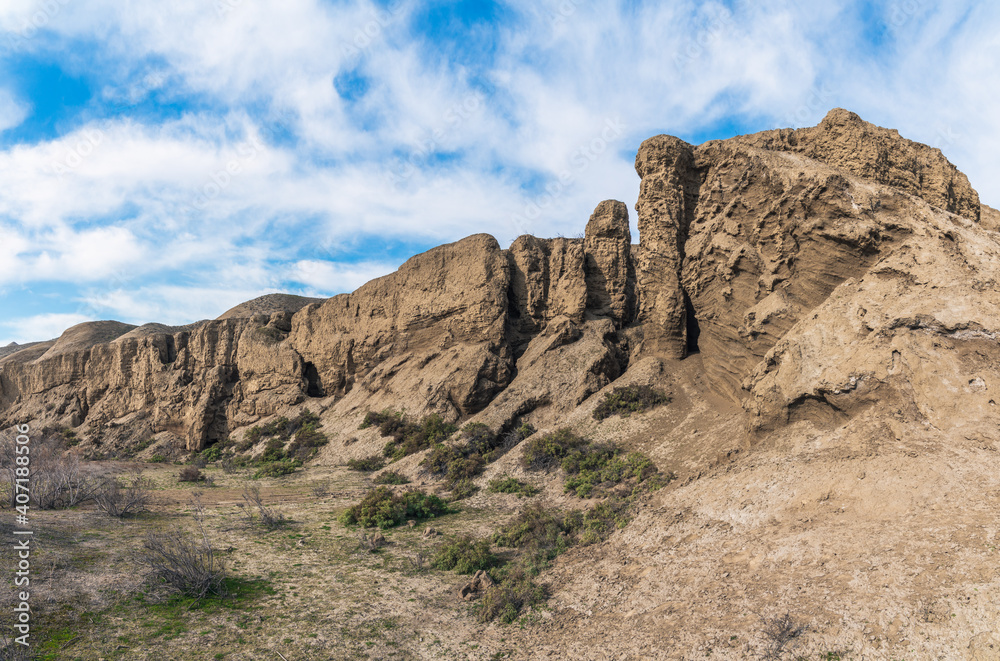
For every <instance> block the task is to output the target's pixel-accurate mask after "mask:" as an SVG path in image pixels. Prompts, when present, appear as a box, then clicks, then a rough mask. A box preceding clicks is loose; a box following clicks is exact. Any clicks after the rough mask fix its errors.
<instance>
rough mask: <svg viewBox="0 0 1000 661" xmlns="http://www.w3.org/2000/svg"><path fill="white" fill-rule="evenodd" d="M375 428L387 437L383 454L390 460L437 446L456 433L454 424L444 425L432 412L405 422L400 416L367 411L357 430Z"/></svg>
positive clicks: (387, 412)
mask: <svg viewBox="0 0 1000 661" xmlns="http://www.w3.org/2000/svg"><path fill="white" fill-rule="evenodd" d="M375 425H377V426H378V429H379V433H380V434H382V436H389V437H391V440H390V441H389V442H388V443H386V445H385V448H384V449H383V454H384V455H385V456H386V457H389V458H391V459H392V460H393V461H397V460H399V459H402V458H403V457H406V456H409V455H411V454H414V453H417V452H420V451H421V450H424V449H426V448H429V447H431V446H433V445H434V444H435V443H440V442H441V441H443V440H444V439H446V438H448V437H449V436H451V435H452V434H454V433H455V431H457V427H455V425H452V424H450V423H448V422H445V421H444V419H443V418H442V417H441V416H439V415H437V414H436V413H433V414H431V415H429V416H427V417H425V418H424V419H423V420H421V421H420V422H419V423H415V422H410V421H408V420H407V419H406V418H405V417H404V416H403V414H401V413H393V412H392V411H383V412H381V413H374V412H372V411H369V412H368V413H367V414H366V415H365V419H364V421H363V422H362V423H361V427H360V428H361V429H366V428H367V427H371V426H375Z"/></svg>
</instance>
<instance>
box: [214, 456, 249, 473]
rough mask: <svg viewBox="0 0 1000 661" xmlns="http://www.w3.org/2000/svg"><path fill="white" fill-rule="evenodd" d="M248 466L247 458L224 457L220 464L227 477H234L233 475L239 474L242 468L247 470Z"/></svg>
mask: <svg viewBox="0 0 1000 661" xmlns="http://www.w3.org/2000/svg"><path fill="white" fill-rule="evenodd" d="M246 465H247V460H246V458H245V457H223V458H222V460H221V461H220V462H219V466H220V467H221V468H222V472H223V473H225V474H226V475H232V474H233V473H238V472H239V471H240V469H241V468H245V467H246Z"/></svg>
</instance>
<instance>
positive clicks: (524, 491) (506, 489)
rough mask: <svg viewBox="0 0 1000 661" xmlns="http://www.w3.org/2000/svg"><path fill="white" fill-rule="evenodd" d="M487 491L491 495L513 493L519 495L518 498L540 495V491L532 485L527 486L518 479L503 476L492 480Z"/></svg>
mask: <svg viewBox="0 0 1000 661" xmlns="http://www.w3.org/2000/svg"><path fill="white" fill-rule="evenodd" d="M487 490H488V491H489V492H490V493H513V494H517V497H518V498H525V497H531V496H534V495H535V494H537V493H538V489H536V488H535V487H533V486H531V485H530V484H525V483H524V482H522V481H521V480H518V479H517V478H514V477H511V476H510V475H503V476H501V477H498V478H496V479H493V480H490V481H489V484H488V485H487Z"/></svg>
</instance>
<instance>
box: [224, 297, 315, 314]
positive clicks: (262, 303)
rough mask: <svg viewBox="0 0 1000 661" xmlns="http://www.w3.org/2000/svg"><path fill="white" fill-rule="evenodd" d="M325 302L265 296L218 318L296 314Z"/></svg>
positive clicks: (307, 298)
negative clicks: (313, 304)
mask: <svg viewBox="0 0 1000 661" xmlns="http://www.w3.org/2000/svg"><path fill="white" fill-rule="evenodd" d="M324 300H326V299H323V298H309V297H306V296H295V295H294V294H265V295H264V296H260V297H258V298H255V299H253V300H252V301H247V302H246V303H240V304H239V305H237V306H236V307H234V308H231V309H229V310H227V311H225V312H223V313H222V314H221V315H219V316H218V319H246V318H249V317H252V316H254V315H255V314H266V315H272V314H274V313H275V312H293V313H294V312H298V311H299V310H300V309H302V308H304V307H305V306H307V305H309V304H310V303H321V302H323V301H324Z"/></svg>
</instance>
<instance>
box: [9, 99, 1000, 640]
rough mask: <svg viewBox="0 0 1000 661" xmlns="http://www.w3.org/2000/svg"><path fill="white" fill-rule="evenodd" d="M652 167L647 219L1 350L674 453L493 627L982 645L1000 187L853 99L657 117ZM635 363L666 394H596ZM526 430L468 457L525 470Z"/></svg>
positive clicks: (52, 393)
mask: <svg viewBox="0 0 1000 661" xmlns="http://www.w3.org/2000/svg"><path fill="white" fill-rule="evenodd" d="M636 171H637V172H638V173H639V175H640V177H641V187H640V195H639V200H638V203H637V205H636V210H637V212H638V225H639V231H640V236H639V245H638V246H632V245H631V236H630V233H629V230H628V215H627V210H626V209H625V207H624V205H623V204H621V203H620V202H614V201H606V202H602V203H601V204H600V205H599V206H598V207H597V209H596V210H595V212H594V214H593V215H592V216H591V219H590V222H589V223H588V225H587V230H586V233H585V238H583V239H538V238H535V237H529V236H524V237H520V238H518V239H517V240H516V241H515V242H514V243H513V244H512V245H511V246H510V248H509V249H508V250H503V249H501V247H500V246H499V245H498V244H497V242H496V241H495V240H494V239H493V238H492V237H489V236H486V235H476V236H472V237H469V238H467V239H464V240H462V241H459V242H457V243H453V244H449V245H446V246H441V247H439V248H435V249H433V250H431V251H428V252H426V253H424V254H422V255H417V256H415V257H414V258H412V259H411V260H409V261H408V262H407V263H406V264H405V265H403V266H402V267H401V268H400V269H399V271H398V272H396V273H394V274H391V275H388V276H386V277H384V278H380V279H378V280H375V281H373V282H371V283H368V284H367V285H365V286H364V287H362V288H360V289H359V290H358V291H356V292H354V293H352V294H345V295H341V296H337V297H334V298H332V299H329V300H326V301H322V302H314V303H310V304H308V305H304V306H303V307H300V308H298V309H296V310H292V309H289V308H287V307H282V306H278V307H277V308H275V309H271V308H267V306H264V307H261V306H260V305H257V306H256V307H255V306H248V307H243V308H241V309H242V310H243V311H242V312H240V313H239V314H235V315H230V317H229V318H226V319H220V320H216V321H211V322H205V323H203V324H201V325H198V326H197V327H195V328H190V329H186V330H179V331H178V330H177V329H159V328H155V327H154V328H148V329H146V331H143V330H142V329H141V328H140V329H132V327H127V326H125V325H122V324H114V323H113V322H109V323H108V324H104V325H97V326H87V327H84V328H76V329H71V331H72V332H70V331H67V334H65V335H64V336H63V337H62V338H60V339H59V340H58V341H55V342H52V343H43V344H39V345H37V346H34V347H25V348H23V349H20V350H18V351H15V352H13V353H10V354H9V355H7V356H6V357H5V358H3V359H0V421H2V422H3V423H4V424H5V425H9V424H11V423H13V422H15V421H20V420H24V419H30V420H34V421H36V422H38V423H41V424H46V425H51V426H56V427H58V426H72V427H75V428H77V429H78V431H79V435H80V437H81V438H82V439H83V440H82V442H81V447H82V448H85V449H87V450H92V451H95V452H105V451H110V450H112V449H115V448H118V449H122V448H127V447H129V446H130V445H131V446H135V445H137V444H138V443H139V442H140V441H143V440H148V439H149V438H150V437H152V438H154V439H156V440H157V442H158V443H164V444H166V443H171V442H181V443H183V444H184V445H185V447H186V448H187V449H192V450H193V449H198V448H201V447H204V446H205V445H206V444H210V443H212V442H215V441H217V440H220V439H221V438H224V437H226V436H228V435H229V434H233V433H239V431H240V430H241V429H243V428H246V427H247V426H249V425H252V424H257V423H258V422H259V421H260V420H262V419H265V418H266V417H268V416H272V415H284V414H288V413H289V412H293V411H296V410H299V409H300V408H302V407H303V406H308V407H310V408H311V409H313V410H315V411H317V412H319V413H320V414H321V415H322V416H323V419H324V422H325V423H326V426H325V429H328V430H329V431H330V434H331V436H332V437H333V438H332V441H333V442H331V443H330V444H329V445H328V446H326V447H325V448H324V450H323V452H322V453H321V455H320V458H319V460H318V461H319V462H320V463H329V464H335V463H336V464H339V463H341V462H343V461H344V460H345V459H346V458H348V457H362V456H367V455H370V454H373V453H375V452H378V451H379V449H380V447H381V444H383V443H384V439H382V438H381V437H380V436H379V435H378V433H377V431H376V430H373V429H369V430H363V431H359V430H358V429H357V423H358V422H359V418H360V417H361V416H362V415H363V414H364V413H365V412H366V411H368V410H381V409H383V408H393V409H396V410H405V411H406V412H407V413H408V414H411V415H413V416H420V415H422V414H424V413H427V412H432V411H433V412H437V413H440V414H442V415H443V416H445V417H446V418H448V419H449V420H452V421H461V422H465V421H469V420H475V421H481V422H485V423H487V424H488V425H490V426H491V427H492V428H494V429H495V430H497V431H507V430H509V429H511V428H512V426H513V425H515V424H518V423H519V422H522V421H528V422H531V423H532V424H533V425H535V426H536V427H538V428H540V429H542V430H543V431H544V430H545V429H552V428H555V427H558V426H563V425H570V426H573V427H574V428H576V429H577V430H578V431H580V432H581V433H584V434H587V435H588V436H591V437H592V438H594V439H595V440H599V441H614V442H617V443H621V444H623V445H625V446H626V447H628V448H630V449H639V450H642V451H643V452H645V453H647V454H648V455H649V456H650V457H652V458H653V459H654V460H655V461H656V462H657V464H658V465H659V466H660V468H661V469H663V470H665V471H673V472H675V473H676V474H677V475H678V478H679V479H677V480H676V481H674V482H673V483H672V484H671V486H670V487H668V488H666V489H664V490H662V491H660V492H658V493H657V494H656V495H654V496H652V497H650V498H649V499H648V500H647V501H644V503H643V507H642V508H641V509H640V511H639V513H638V515H637V517H636V519H635V520H634V521H633V522H632V523H631V524H630V525H628V526H627V527H626V528H624V529H622V530H620V531H619V532H617V533H616V534H615V535H613V536H612V537H611V539H610V540H609V541H607V542H606V543H603V544H599V545H594V546H591V547H581V548H576V549H574V550H572V551H570V552H569V553H567V554H566V555H564V556H562V557H560V558H559V560H558V561H557V562H556V566H555V569H554V570H553V572H552V573H550V574H545V575H544V576H546V577H547V578H545V580H546V581H548V582H549V584H550V587H551V589H552V601H551V605H552V607H553V610H552V611H550V612H546V613H544V614H543V615H540V616H539V618H538V620H537V621H534V622H532V623H527V624H526V625H525V628H524V629H523V630H521V629H518V630H517V631H512V630H509V629H508V630H504V632H502V633H497V631H499V630H496V631H494V630H492V629H487V633H488V632H489V631H494V633H496V634H497V637H504V638H506V639H509V640H513V641H515V642H516V644H517V645H518V649H521V650H531V652H524V653H523V654H522V655H521V658H531V657H532V656H533V655H534V656H537V655H540V654H545V653H551V654H552V655H554V658H605V657H608V658H610V657H613V658H664V659H681V658H688V659H690V658H694V657H695V656H697V657H699V658H701V657H705V656H709V657H710V658H725V659H730V658H731V659H743V658H754V657H755V656H758V655H759V653H760V651H761V650H762V649H763V646H764V645H765V643H766V640H764V639H763V638H762V636H763V634H762V633H761V621H762V618H763V617H765V616H766V617H770V616H773V615H779V614H782V613H784V612H788V613H791V614H792V615H794V616H795V617H796V618H798V619H799V620H801V621H803V622H804V623H805V624H807V625H808V630H807V633H805V634H804V635H803V637H802V638H801V639H800V640H797V641H796V643H795V644H796V646H797V647H796V649H795V652H796V653H799V654H801V655H802V656H805V657H806V658H825V657H823V656H822V655H823V654H827V653H829V652H836V651H845V650H849V651H850V652H851V653H852V654H854V655H856V657H846V658H872V659H883V658H884V659H892V658H914V659H932V658H944V659H951V658H956V659H961V658H991V657H990V656H989V655H990V654H991V653H992V652H991V650H992V649H993V648H992V647H990V646H991V645H992V644H993V643H994V642H995V641H994V640H993V638H992V637H991V636H992V632H994V631H995V630H996V628H995V627H996V624H997V622H1000V611H998V609H997V607H996V604H997V603H1000V573H998V572H997V569H996V567H997V566H998V562H997V559H998V556H997V555H996V549H997V544H998V539H997V531H996V525H995V523H996V521H997V520H998V519H1000V482H998V477H997V475H998V474H997V471H996V461H997V452H1000V431H998V430H1000V413H998V404H1000V398H998V395H997V389H998V387H1000V386H998V384H1000V367H998V366H1000V343H998V340H1000V313H998V310H1000V294H998V290H1000V288H998V279H1000V278H998V276H1000V272H998V269H1000V266H998V265H1000V235H998V233H997V229H998V227H1000V213H998V212H996V211H995V210H993V209H991V208H990V207H988V206H985V205H981V204H980V203H979V200H978V196H977V195H976V193H975V191H974V190H973V189H972V188H971V186H969V184H968V181H967V180H966V179H965V177H964V175H962V174H961V173H960V172H958V171H957V170H956V169H955V168H954V166H952V165H951V164H950V163H948V162H947V160H945V159H944V157H943V156H942V155H941V153H940V152H939V151H937V150H934V149H931V148H929V147H926V146H924V145H919V144H917V143H913V142H910V141H908V140H905V139H902V138H900V137H899V136H898V134H896V133H895V132H894V131H889V130H887V129H882V128H879V127H876V126H873V125H871V124H867V123H865V122H863V121H861V120H860V119H859V118H857V116H855V115H853V114H851V113H847V112H846V111H840V110H835V111H832V112H831V113H830V114H829V115H828V116H827V118H826V119H824V121H823V122H822V123H821V124H820V125H819V126H817V127H813V128H810V129H799V130H796V131H792V130H779V131H769V132H765V133H761V134H756V135H752V136H742V137H739V138H734V139H731V140H725V141H713V142H709V143H706V144H704V145H700V146H697V147H696V146H692V145H688V144H686V143H684V142H683V141H680V140H678V139H677V138H672V137H669V136H658V137H655V138H651V139H650V140H647V141H646V142H645V143H643V145H642V146H641V147H640V149H639V152H638V155H637V158H636ZM581 220H582V219H581ZM286 302H287V301H286ZM227 314H228V313H227ZM147 331H149V332H147ZM160 331H162V332H160ZM105 336H106V337H107V339H101V338H104V337H105ZM111 340H113V341H111ZM626 383H629V384H631V383H634V384H641V385H655V386H657V387H659V388H661V389H663V390H664V391H667V392H669V393H670V395H671V403H670V404H669V405H668V406H664V407H662V408H660V409H656V410H655V411H654V412H652V413H649V414H645V415H641V416H640V415H637V416H632V417H631V418H628V419H622V418H619V417H617V416H615V417H612V418H609V419H608V420H605V421H603V422H596V421H594V420H593V418H592V416H591V413H592V411H593V409H594V407H595V406H596V404H597V401H598V400H599V398H600V395H601V394H602V393H603V392H607V391H608V390H609V389H610V388H613V387H614V386H615V385H618V384H626ZM355 437H356V438H357V441H355ZM519 452H520V450H519V448H514V449H513V450H511V451H510V452H508V453H507V454H506V455H504V456H503V457H502V458H501V459H499V460H498V461H497V462H496V464H493V465H491V466H490V467H489V468H488V471H487V473H486V475H484V476H482V477H481V478H478V479H479V482H482V481H484V480H486V479H489V478H491V477H494V476H496V475H499V474H501V472H509V473H511V474H517V475H521V474H522V473H519V472H518V471H522V469H521V467H520V465H519V463H518V457H519ZM421 458H422V457H421V456H420V455H413V456H410V457H407V458H405V459H404V460H402V461H400V462H398V463H396V464H393V468H394V469H396V468H398V469H399V470H401V471H403V472H405V473H407V474H408V475H411V476H416V475H417V474H418V473H419V470H420V469H419V462H420V460H421ZM522 472H523V471H522ZM421 479H423V478H421ZM534 479H536V480H544V481H545V484H544V486H545V491H544V496H543V497H544V498H551V499H552V502H555V503H558V504H560V505H562V506H565V507H576V506H579V501H576V500H572V499H571V497H570V496H566V495H565V494H563V493H562V490H561V488H560V485H559V482H558V479H557V475H556V474H553V475H551V476H546V477H544V478H542V477H538V476H535V478H534ZM480 486H481V485H480ZM486 498H487V497H486V496H485V495H484V494H482V493H480V494H477V495H476V496H474V497H473V499H472V500H470V503H472V504H473V505H474V506H480V505H483V506H486V505H485V504H486V503H488V502H489V501H487V500H486ZM490 635H492V634H490Z"/></svg>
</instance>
